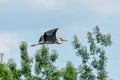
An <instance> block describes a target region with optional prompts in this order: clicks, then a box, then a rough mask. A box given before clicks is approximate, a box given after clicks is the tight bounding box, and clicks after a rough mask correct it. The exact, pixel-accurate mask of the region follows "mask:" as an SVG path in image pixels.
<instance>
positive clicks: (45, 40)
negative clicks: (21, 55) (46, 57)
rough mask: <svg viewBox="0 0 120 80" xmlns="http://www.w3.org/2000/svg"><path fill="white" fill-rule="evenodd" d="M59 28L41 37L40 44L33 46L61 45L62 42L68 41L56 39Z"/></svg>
mask: <svg viewBox="0 0 120 80" xmlns="http://www.w3.org/2000/svg"><path fill="white" fill-rule="evenodd" d="M57 30H58V28H55V29H52V30H49V31H46V32H44V34H43V35H42V36H41V37H40V39H39V42H38V44H33V45H31V46H36V45H40V44H61V43H62V41H67V40H64V39H62V38H58V39H57V38H56V32H57Z"/></svg>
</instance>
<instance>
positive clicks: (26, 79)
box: [0, 26, 112, 80]
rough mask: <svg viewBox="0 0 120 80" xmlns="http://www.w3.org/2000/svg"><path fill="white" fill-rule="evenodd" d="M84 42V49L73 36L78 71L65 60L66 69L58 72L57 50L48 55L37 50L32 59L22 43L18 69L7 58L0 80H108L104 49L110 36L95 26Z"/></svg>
mask: <svg viewBox="0 0 120 80" xmlns="http://www.w3.org/2000/svg"><path fill="white" fill-rule="evenodd" d="M87 40H88V45H87V46H84V45H82V44H81V43H80V41H79V40H78V37H77V36H76V35H75V36H74V37H73V42H72V45H73V47H74V49H75V50H76V56H78V57H80V60H81V63H80V65H79V67H78V68H75V67H74V66H73V65H72V63H71V62H70V61H68V62H67V64H66V67H65V68H62V69H60V70H58V68H57V67H56V66H55V65H54V63H55V62H56V60H57V59H58V53H57V51H56V50H52V51H51V52H50V51H49V48H48V47H46V46H45V45H43V46H41V48H40V49H39V50H37V52H36V53H35V55H34V58H30V57H29V55H28V52H27V46H28V45H27V43H26V42H21V44H20V46H19V49H20V53H21V54H20V56H21V67H20V69H18V68H17V64H16V63H15V62H14V60H13V59H9V61H8V63H7V64H0V80H21V79H22V80H61V79H63V80H107V79H108V75H107V71H106V69H105V68H106V62H107V57H106V51H105V50H106V47H109V46H110V45H111V44H112V41H111V35H110V34H102V33H101V32H100V29H99V27H98V26H96V27H95V28H94V29H93V32H88V33H87ZM33 59H34V60H33ZM33 63H34V64H33ZM32 66H33V67H34V70H32V69H33V68H31V67H32ZM32 71H33V73H32ZM33 74H34V75H33Z"/></svg>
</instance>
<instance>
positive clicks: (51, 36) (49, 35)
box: [44, 28, 58, 43]
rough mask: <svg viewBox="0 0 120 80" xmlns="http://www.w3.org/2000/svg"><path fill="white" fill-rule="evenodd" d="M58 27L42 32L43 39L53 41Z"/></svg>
mask: <svg viewBox="0 0 120 80" xmlns="http://www.w3.org/2000/svg"><path fill="white" fill-rule="evenodd" d="M57 30H58V28H55V29H52V30H49V31H46V32H45V33H44V40H45V42H52V43H53V42H55V41H56V32H57Z"/></svg>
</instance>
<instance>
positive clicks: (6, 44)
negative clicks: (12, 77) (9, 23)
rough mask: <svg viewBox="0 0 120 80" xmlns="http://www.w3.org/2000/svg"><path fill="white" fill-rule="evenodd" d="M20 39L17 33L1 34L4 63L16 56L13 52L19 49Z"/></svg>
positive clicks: (0, 41)
mask: <svg viewBox="0 0 120 80" xmlns="http://www.w3.org/2000/svg"><path fill="white" fill-rule="evenodd" d="M19 42H20V40H19V38H18V36H17V34H16V33H8V32H7V33H0V52H1V53H3V54H4V61H5V62H6V61H7V60H8V59H9V58H11V57H13V56H15V54H13V52H14V51H15V50H16V51H17V49H18V46H19Z"/></svg>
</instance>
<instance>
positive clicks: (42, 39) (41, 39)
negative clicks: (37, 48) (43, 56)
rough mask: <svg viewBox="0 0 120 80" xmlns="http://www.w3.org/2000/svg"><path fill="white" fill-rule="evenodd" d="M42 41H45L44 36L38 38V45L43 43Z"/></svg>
mask: <svg viewBox="0 0 120 80" xmlns="http://www.w3.org/2000/svg"><path fill="white" fill-rule="evenodd" d="M44 41H45V39H44V35H42V36H41V37H40V39H39V43H40V42H44Z"/></svg>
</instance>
